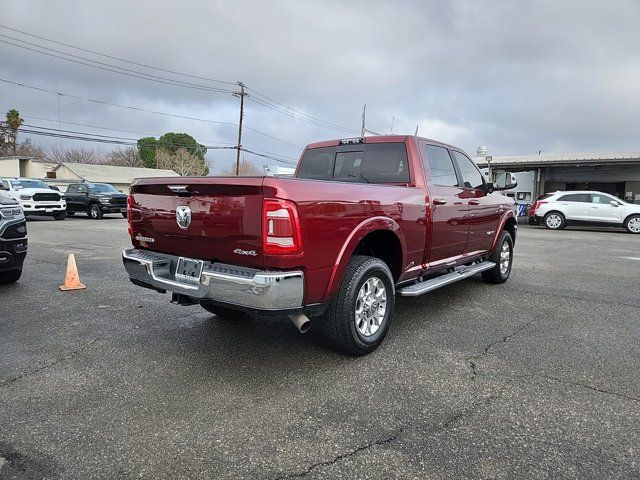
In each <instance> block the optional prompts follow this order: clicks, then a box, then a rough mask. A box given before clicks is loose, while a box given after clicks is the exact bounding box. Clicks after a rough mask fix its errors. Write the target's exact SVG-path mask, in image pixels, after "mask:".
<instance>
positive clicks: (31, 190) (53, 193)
mask: <svg viewBox="0 0 640 480" xmlns="http://www.w3.org/2000/svg"><path fill="white" fill-rule="evenodd" d="M0 195H4V196H5V197H9V198H13V199H14V200H16V201H17V202H18V203H19V204H20V205H21V206H22V209H23V210H24V214H25V215H51V216H53V218H55V219H56V220H64V219H65V217H66V216H67V213H66V212H67V202H66V201H65V199H64V195H63V194H61V193H60V192H59V191H57V190H53V189H51V188H49V187H48V186H47V185H46V184H45V183H44V182H43V181H41V180H32V179H29V178H0Z"/></svg>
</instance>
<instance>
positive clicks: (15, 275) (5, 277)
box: [0, 270, 22, 284]
mask: <svg viewBox="0 0 640 480" xmlns="http://www.w3.org/2000/svg"><path fill="white" fill-rule="evenodd" d="M20 275H22V270H8V271H6V272H0V284H3V283H14V282H17V281H18V279H19V278H20Z"/></svg>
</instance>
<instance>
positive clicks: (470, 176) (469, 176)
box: [451, 150, 484, 188]
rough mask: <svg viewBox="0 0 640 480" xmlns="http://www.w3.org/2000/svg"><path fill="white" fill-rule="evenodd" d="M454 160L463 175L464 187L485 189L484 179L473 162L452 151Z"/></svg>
mask: <svg viewBox="0 0 640 480" xmlns="http://www.w3.org/2000/svg"><path fill="white" fill-rule="evenodd" d="M451 153H453V158H455V159H456V162H457V163H458V168H459V169H460V174H461V175H462V186H463V187H465V188H483V187H484V178H483V177H482V174H481V173H480V170H478V167H477V166H476V164H475V163H473V161H471V159H470V158H469V157H467V156H466V155H464V154H463V153H460V152H457V151H456V150H452V151H451Z"/></svg>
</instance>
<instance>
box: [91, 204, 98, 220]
mask: <svg viewBox="0 0 640 480" xmlns="http://www.w3.org/2000/svg"><path fill="white" fill-rule="evenodd" d="M91 218H98V207H95V206H94V207H91Z"/></svg>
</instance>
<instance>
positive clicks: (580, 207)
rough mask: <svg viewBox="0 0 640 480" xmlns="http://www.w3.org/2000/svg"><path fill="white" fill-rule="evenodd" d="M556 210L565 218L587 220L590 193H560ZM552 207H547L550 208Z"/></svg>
mask: <svg viewBox="0 0 640 480" xmlns="http://www.w3.org/2000/svg"><path fill="white" fill-rule="evenodd" d="M557 203H558V207H559V208H558V210H560V212H562V214H563V215H564V216H565V218H566V219H567V220H577V221H581V222H585V221H589V209H590V208H591V195H590V194H588V193H569V194H566V195H562V196H561V197H560V198H559V199H558V200H557ZM552 209H553V207H551V208H549V210H552Z"/></svg>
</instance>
